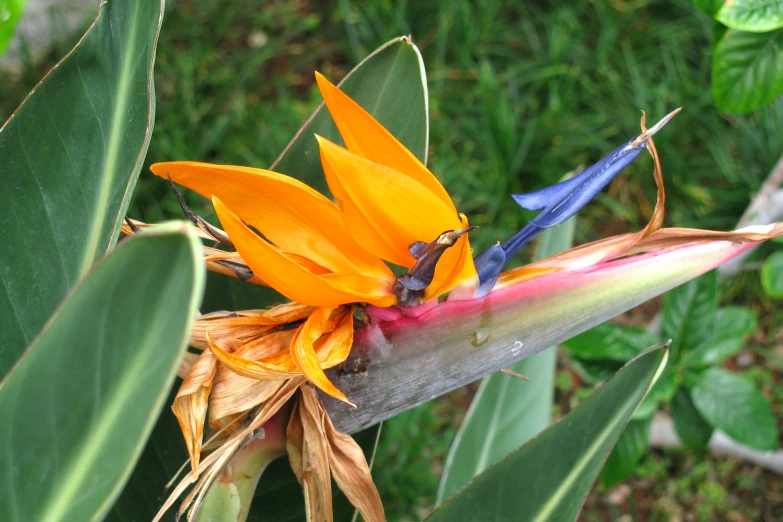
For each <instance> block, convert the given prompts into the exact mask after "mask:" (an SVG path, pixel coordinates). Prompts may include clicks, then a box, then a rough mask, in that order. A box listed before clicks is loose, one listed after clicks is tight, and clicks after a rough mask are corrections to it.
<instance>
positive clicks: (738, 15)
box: [715, 0, 783, 33]
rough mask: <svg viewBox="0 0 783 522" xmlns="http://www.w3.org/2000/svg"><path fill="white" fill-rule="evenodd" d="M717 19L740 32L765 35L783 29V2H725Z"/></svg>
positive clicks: (752, 0)
mask: <svg viewBox="0 0 783 522" xmlns="http://www.w3.org/2000/svg"><path fill="white" fill-rule="evenodd" d="M715 19H716V20H718V21H719V22H721V23H722V24H724V25H725V26H727V27H729V28H730V29H737V30H740V31H750V32H754V33H763V32H767V31H772V30H773V29H777V28H778V27H783V2H781V1H780V0H731V1H730V2H725V3H724V4H723V6H722V7H721V8H720V10H719V11H718V13H717V15H715Z"/></svg>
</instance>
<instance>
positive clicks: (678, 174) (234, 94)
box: [0, 0, 783, 521]
mask: <svg viewBox="0 0 783 522" xmlns="http://www.w3.org/2000/svg"><path fill="white" fill-rule="evenodd" d="M409 33H410V34H412V35H413V37H414V41H415V42H417V43H418V45H419V46H420V47H421V50H422V54H423V56H424V59H425V63H426V65H427V70H428V77H429V87H430V98H431V143H430V158H429V163H430V166H431V168H432V170H433V171H434V172H435V173H436V174H437V175H438V176H439V177H440V178H441V179H442V180H443V181H444V183H445V185H446V187H447V188H448V190H449V192H450V193H451V194H452V195H453V197H454V199H455V202H456V203H457V206H458V208H459V209H460V210H461V211H463V212H466V213H467V214H468V215H469V216H470V218H471V223H472V224H478V225H480V227H481V228H480V230H479V231H478V233H477V234H476V235H475V239H474V240H473V242H474V244H475V246H476V247H477V248H478V249H480V248H483V247H485V246H488V245H490V244H492V243H494V242H495V241H497V240H502V239H504V238H505V237H507V236H508V235H509V234H510V233H512V232H513V231H515V230H516V229H518V228H519V227H520V226H521V225H522V224H524V223H525V222H526V220H528V219H529V218H530V217H531V215H532V214H531V213H529V212H527V211H523V210H522V209H520V208H518V207H517V206H516V205H515V204H514V203H513V201H512V200H511V198H510V197H509V196H510V194H511V193H514V192H520V191H526V190H532V189H536V188H539V187H542V186H544V185H547V184H551V183H554V182H556V181H557V180H558V179H560V178H561V177H562V176H563V174H565V173H567V172H569V171H571V170H573V169H576V168H578V167H579V166H586V165H589V164H590V163H592V162H594V161H596V160H598V159H600V158H601V157H602V156H603V155H605V154H606V153H608V152H609V151H611V150H612V149H614V148H615V147H616V146H617V145H619V144H621V143H623V142H625V141H627V140H628V139H629V138H631V137H632V136H634V135H636V134H638V132H639V124H638V120H639V115H640V110H646V111H647V113H648V115H649V118H650V120H653V121H654V120H657V119H658V118H660V117H662V116H663V115H664V114H666V113H667V112H669V111H670V110H672V109H673V108H675V107H679V106H684V107H685V109H684V110H683V112H682V113H681V114H680V115H678V116H677V117H676V118H675V119H674V121H672V122H671V123H670V124H669V126H668V127H667V128H666V129H665V130H664V131H663V132H661V133H660V135H659V136H656V143H657V145H658V148H659V151H660V153H661V156H662V161H663V169H664V176H665V179H666V183H667V196H668V201H667V210H668V214H667V224H668V225H676V226H695V227H703V228H713V229H729V228H731V227H733V225H734V224H735V223H736V221H737V219H738V218H739V216H740V214H741V213H742V211H743V210H744V208H745V206H746V205H747V203H748V201H749V198H750V196H751V194H752V193H753V192H754V191H756V190H757V189H758V187H759V185H760V183H761V181H762V180H763V179H764V177H765V176H766V174H767V172H768V171H769V169H770V168H771V167H772V165H773V164H774V162H775V161H776V160H777V158H778V157H779V156H780V155H781V153H783V141H781V140H780V138H779V137H780V133H781V129H783V103H780V100H778V101H777V102H776V103H773V104H772V105H770V106H769V107H767V108H765V109H763V110H760V111H756V112H754V113H751V114H749V115H745V116H734V115H722V114H720V113H719V112H718V111H717V110H716V109H715V106H714V103H713V101H712V98H711V93H710V60H711V55H710V53H711V52H712V51H711V44H710V34H711V22H710V20H709V19H707V18H706V17H705V16H704V15H703V14H701V13H700V12H698V11H696V10H695V9H694V8H693V7H692V6H691V4H690V3H689V2H686V1H677V2H664V1H649V2H645V1H641V0H639V1H629V2H621V1H619V0H618V1H615V2H595V1H559V2H538V1H534V2H517V3H512V2H501V1H499V0H498V1H490V0H479V1H477V2H467V1H462V0H454V1H450V2H391V1H389V0H374V1H363V2H356V3H354V2H349V1H343V0H340V1H336V2H330V3H319V2H308V1H304V0H287V1H280V2H270V3H265V4H264V7H263V8H260V9H253V10H251V9H248V7H247V6H246V4H245V3H241V2H228V1H217V0H179V1H177V2H176V3H175V4H173V5H172V6H171V8H170V9H169V10H168V11H167V14H166V18H165V20H164V25H163V33H162V35H161V39H160V45H159V52H158V59H157V64H156V86H157V94H158V107H157V119H156V125H155V131H154V134H153V137H152V143H151V145H150V148H149V154H148V156H147V162H148V164H149V163H152V162H156V161H168V160H176V159H191V160H200V161H211V162H220V163H234V164H243V165H253V166H258V167H266V166H268V165H269V164H271V162H272V161H273V160H274V158H275V157H276V156H277V154H278V153H279V152H280V151H281V150H282V149H283V147H284V146H285V144H286V143H287V141H288V140H289V139H290V138H291V137H292V136H293V135H294V133H295V132H296V130H297V129H298V128H299V126H300V125H301V123H302V122H303V121H304V119H305V118H306V117H307V115H308V114H309V113H310V111H311V110H312V109H313V108H314V107H315V105H316V104H317V103H318V101H319V99H318V95H317V91H316V88H315V85H314V79H313V71H315V70H320V71H322V72H324V73H325V74H326V75H327V76H329V77H330V78H332V79H334V80H339V79H340V78H341V77H342V76H343V75H344V74H345V73H346V72H347V71H348V70H350V68H351V67H352V66H353V65H354V64H355V63H356V62H357V61H358V60H359V59H361V58H362V57H363V56H365V55H366V54H367V53H368V52H370V51H371V50H372V49H374V48H375V47H376V46H378V45H380V44H381V43H383V42H385V41H387V40H389V39H390V38H392V37H394V36H397V35H400V34H409ZM61 54H62V47H61V48H59V49H57V50H55V51H54V52H53V53H52V54H51V55H49V56H48V57H46V58H45V59H44V60H42V61H41V62H36V63H30V64H28V66H27V67H26V68H25V70H24V73H23V75H22V77H21V78H14V79H10V78H4V77H2V76H0V118H4V117H5V116H7V115H9V114H10V113H11V112H12V111H13V108H14V107H15V106H16V105H17V104H18V103H19V102H20V101H21V100H22V98H23V97H24V95H25V94H26V92H27V91H28V90H29V89H30V88H31V87H32V86H33V85H34V84H35V83H36V82H37V81H38V79H39V78H40V77H41V75H42V73H43V72H44V71H45V70H46V67H47V66H48V65H50V64H51V63H52V59H53V58H54V57H55V56H58V55H61ZM651 172H652V166H651V161H650V159H649V158H648V157H646V156H644V157H642V158H641V159H640V160H639V161H637V162H636V163H635V164H634V165H632V166H631V167H630V168H628V169H627V171H626V174H625V175H623V176H621V177H619V178H618V179H617V180H616V181H615V182H614V183H613V184H612V185H611V186H610V188H609V189H608V190H607V191H605V192H604V193H603V194H601V195H600V196H599V197H598V198H597V199H596V201H595V202H594V203H593V204H591V205H590V206H588V207H587V208H586V209H585V210H584V211H583V212H582V214H581V216H582V217H581V219H580V224H579V227H578V232H577V240H578V242H584V241H588V240H593V239H597V238H599V237H605V236H607V235H610V234H614V233H618V232H622V231H625V230H628V229H634V230H635V229H638V228H640V227H641V226H643V224H644V222H645V220H646V219H647V217H648V216H649V214H650V212H651V208H652V203H653V201H654V182H653V178H652V175H651ZM188 197H189V201H190V202H191V203H192V205H193V206H194V208H195V209H196V210H197V211H200V212H202V213H209V209H208V205H207V204H206V202H205V201H204V200H201V199H199V198H197V197H194V196H188ZM131 215H132V216H134V217H139V218H142V219H144V220H147V221H158V220H161V219H165V218H170V217H175V216H179V209H178V206H177V204H176V201H175V200H174V198H173V197H172V196H171V194H169V191H168V188H167V186H166V184H165V183H164V182H162V181H161V180H159V179H157V178H155V177H153V176H152V175H150V174H149V173H148V172H147V171H146V170H145V171H143V172H142V176H141V178H140V180H139V183H138V188H137V191H136V194H135V199H134V202H133V204H132V208H131ZM525 256H526V253H524V252H523V255H522V256H519V262H521V261H522V260H524V259H525ZM724 287H725V288H724V296H725V298H724V301H727V302H728V301H731V302H736V303H738V304H749V305H751V306H753V307H754V309H755V310H756V311H757V312H758V313H759V315H760V317H761V323H762V327H763V331H762V332H761V333H760V334H759V335H758V336H756V337H755V338H754V341H753V342H754V343H755V345H754V346H755V348H756V349H757V350H758V351H760V352H761V353H768V352H770V351H771V348H770V346H771V339H773V338H774V336H775V335H776V333H777V331H779V329H780V326H781V324H783V312H781V311H779V310H777V308H779V306H777V305H779V302H778V303H775V302H774V301H771V300H769V299H768V298H766V297H764V296H763V293H762V292H761V289H760V285H759V284H758V274H757V273H756V272H747V273H743V274H742V275H741V276H739V277H738V278H737V279H736V280H734V281H732V282H729V283H727V284H725V285H724ZM771 360H774V361H778V359H774V358H773V359H771ZM778 364H780V362H779V361H778ZM760 378H765V377H764V376H762V377H760ZM767 378H768V376H767ZM778 388H779V387H778V386H776V387H775V390H774V396H775V397H776V398H777V397H779V396H780V395H781V392H780V390H779V389H778ZM461 411H462V410H460V409H459V408H455V407H454V406H453V401H443V400H440V401H434V402H432V403H429V404H426V405H424V406H421V407H419V408H417V409H415V410H412V411H411V412H408V413H406V414H404V415H401V416H399V417H397V418H395V419H393V420H392V421H390V422H389V423H387V426H386V427H385V428H384V436H383V440H382V443H381V446H380V448H379V452H378V456H377V460H376V467H375V475H376V477H377V480H378V485H379V488H380V490H381V493H382V495H383V497H384V500H385V503H386V505H387V508H388V515H389V520H392V521H394V520H414V519H418V518H420V517H421V516H422V515H423V514H424V513H425V512H426V511H427V510H428V509H430V508H431V504H432V502H433V499H434V496H435V492H436V489H437V483H438V475H439V465H440V464H439V463H440V462H442V458H443V456H444V455H445V452H447V450H448V446H449V444H450V443H451V437H452V436H453V433H454V430H455V428H456V426H457V425H458V420H459V418H460V416H461V415H460V412H461ZM661 480H664V481H665V479H661ZM705 495H707V497H709V498H710V499H713V500H714V499H715V498H717V496H719V492H718V491H717V489H716V490H715V491H707V492H706V493H705ZM707 497H705V498H707ZM661 509H663V508H661ZM702 514H703V513H701V512H699V513H698V515H699V516H701V515H702Z"/></svg>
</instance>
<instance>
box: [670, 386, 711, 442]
mask: <svg viewBox="0 0 783 522" xmlns="http://www.w3.org/2000/svg"><path fill="white" fill-rule="evenodd" d="M671 416H672V421H674V429H675V430H677V436H678V437H680V440H681V441H682V444H683V446H685V447H686V448H691V449H696V448H703V447H705V446H706V445H707V444H708V443H709V442H710V437H712V432H713V431H715V430H714V429H713V428H712V426H710V423H709V422H707V421H706V420H704V417H702V416H701V413H699V410H697V409H696V407H695V406H694V405H693V401H692V400H691V396H690V394H689V393H688V391H687V390H686V389H684V388H680V389H679V390H677V394H676V395H675V396H674V400H673V401H672V405H671Z"/></svg>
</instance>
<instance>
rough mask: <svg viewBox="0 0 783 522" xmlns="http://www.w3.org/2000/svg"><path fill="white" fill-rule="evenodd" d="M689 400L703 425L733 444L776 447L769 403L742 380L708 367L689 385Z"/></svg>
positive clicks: (751, 385)
mask: <svg viewBox="0 0 783 522" xmlns="http://www.w3.org/2000/svg"><path fill="white" fill-rule="evenodd" d="M691 399H692V400H693V405H694V406H695V407H696V409H697V410H698V411H699V413H701V415H702V417H704V419H705V420H706V421H707V422H709V423H710V424H711V425H712V426H713V427H715V428H717V429H719V430H722V431H723V432H725V433H726V435H728V436H729V437H731V438H732V439H734V440H736V441H737V442H739V443H741V444H745V445H747V446H750V447H751V448H755V449H758V450H762V451H764V450H771V449H775V448H777V440H778V430H777V426H776V423H775V416H774V415H773V414H772V410H771V409H770V406H769V401H767V399H766V398H765V397H764V396H763V395H761V393H760V392H759V391H758V390H757V389H756V387H755V386H753V384H751V383H750V382H748V381H746V380H745V379H743V378H742V377H740V376H738V375H736V374H734V373H731V372H729V371H726V370H724V369H723V368H710V369H709V370H707V371H706V372H704V373H702V374H701V375H700V376H699V378H698V379H697V381H696V382H695V384H694V385H693V388H692V389H691Z"/></svg>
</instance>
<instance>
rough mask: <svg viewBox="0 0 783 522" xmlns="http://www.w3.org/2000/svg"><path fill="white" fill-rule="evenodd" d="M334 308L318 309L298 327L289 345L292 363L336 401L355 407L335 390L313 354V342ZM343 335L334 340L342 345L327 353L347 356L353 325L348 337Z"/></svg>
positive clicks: (331, 347)
mask: <svg viewBox="0 0 783 522" xmlns="http://www.w3.org/2000/svg"><path fill="white" fill-rule="evenodd" d="M333 311H334V308H319V309H318V310H316V311H315V312H313V315H311V316H310V317H309V318H308V319H307V321H305V323H304V324H303V325H302V326H300V327H299V330H297V332H296V335H295V336H294V340H293V342H292V343H291V357H292V358H293V360H294V363H296V365H297V366H298V367H299V370H300V371H301V372H302V374H303V375H304V376H305V377H307V379H308V380H309V381H310V382H312V383H313V384H315V385H316V386H318V387H319V388H320V389H322V390H323V391H324V392H326V393H328V394H329V395H331V396H332V397H334V398H336V399H340V400H341V401H343V402H347V403H348V404H350V405H351V406H355V405H354V404H353V403H352V402H351V401H349V400H348V397H346V396H345V394H344V393H343V392H341V391H340V390H338V389H337V387H335V385H334V384H332V383H331V381H330V380H329V379H328V378H327V377H326V374H325V373H324V372H323V370H322V369H321V364H320V361H319V360H318V355H317V354H316V352H315V346H314V344H315V342H316V341H317V340H318V339H319V338H320V337H321V336H322V335H323V334H324V331H325V330H326V328H327V325H328V323H329V318H330V316H331V315H332V312H333ZM341 333H343V334H344V335H339V336H337V337H336V340H337V341H338V342H340V343H342V345H341V346H330V347H329V348H328V351H330V352H331V351H333V350H334V351H335V352H339V353H344V354H345V357H347V356H348V352H350V350H351V344H352V343H353V325H351V326H350V335H347V332H342V331H341ZM343 360H345V358H343Z"/></svg>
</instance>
